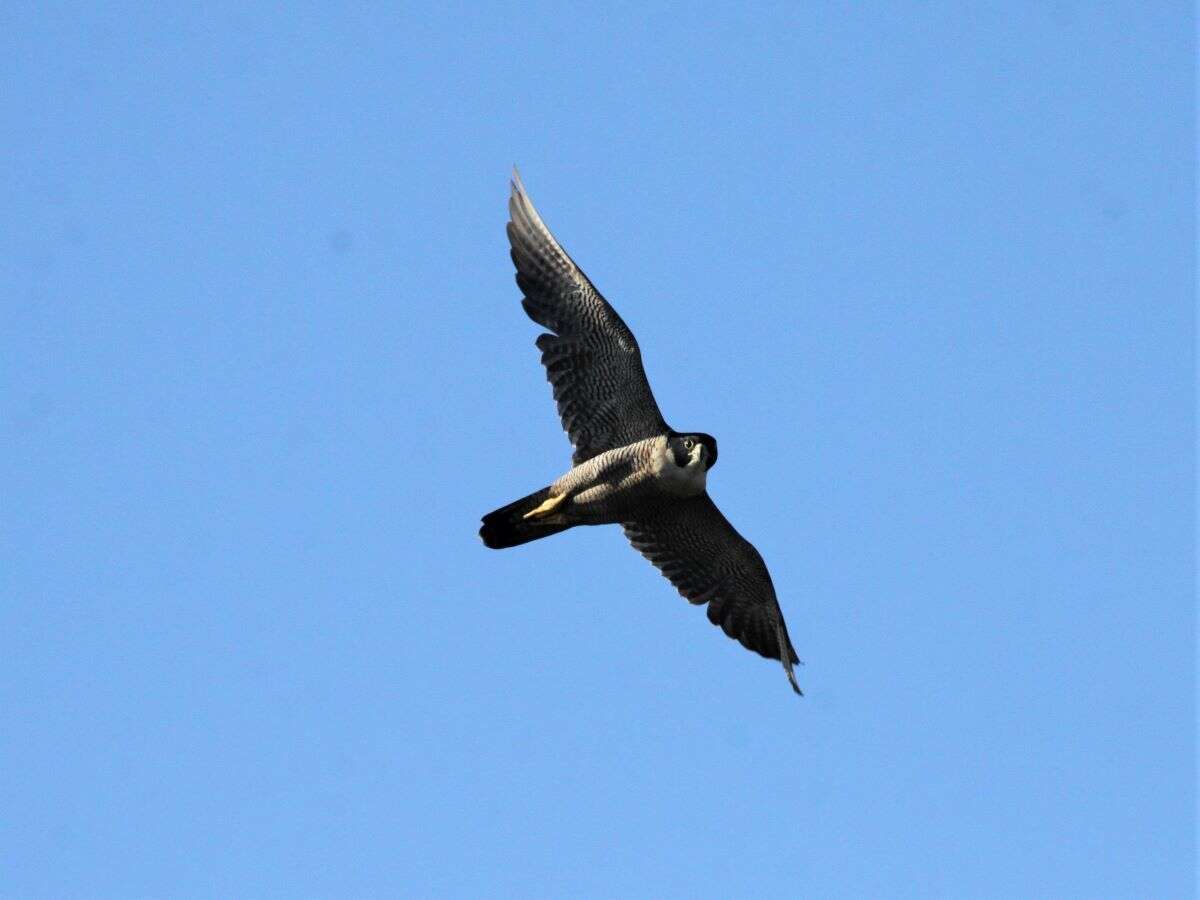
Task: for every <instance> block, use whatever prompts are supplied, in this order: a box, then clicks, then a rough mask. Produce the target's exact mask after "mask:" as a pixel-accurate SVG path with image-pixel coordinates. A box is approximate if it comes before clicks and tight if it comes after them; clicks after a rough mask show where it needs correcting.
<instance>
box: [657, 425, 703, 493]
mask: <svg viewBox="0 0 1200 900" xmlns="http://www.w3.org/2000/svg"><path fill="white" fill-rule="evenodd" d="M654 478H655V481H657V482H658V484H659V486H660V487H661V488H662V490H664V491H665V492H666V493H668V494H674V495H675V496H677V497H694V496H695V495H696V494H699V493H701V492H702V491H703V490H704V486H705V483H706V482H707V479H708V471H707V470H706V469H705V468H704V453H703V447H702V446H701V445H700V444H697V445H696V446H694V447H693V448H692V450H691V453H690V454H689V456H688V461H687V465H685V466H678V465H676V464H675V454H673V453H672V452H671V447H670V445H669V444H668V443H667V441H666V440H665V439H664V440H663V443H662V446H661V447H660V448H659V451H658V453H657V454H656V456H655V458H654Z"/></svg>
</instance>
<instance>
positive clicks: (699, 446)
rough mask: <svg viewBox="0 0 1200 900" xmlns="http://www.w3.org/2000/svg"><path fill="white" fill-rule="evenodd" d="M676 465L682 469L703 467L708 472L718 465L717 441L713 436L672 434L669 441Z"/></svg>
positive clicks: (699, 433) (700, 433) (701, 433)
mask: <svg viewBox="0 0 1200 900" xmlns="http://www.w3.org/2000/svg"><path fill="white" fill-rule="evenodd" d="M668 444H669V446H670V448H671V455H672V456H673V457H674V460H675V465H677V466H679V467H680V468H681V469H688V468H692V467H694V466H703V470H704V471H705V472H707V471H708V470H709V469H711V468H712V467H713V466H715V465H716V464H717V439H716V438H715V437H713V436H712V435H711V434H704V433H703V432H699V431H698V432H696V433H694V434H680V433H679V432H672V433H671V436H670V438H669V439H668Z"/></svg>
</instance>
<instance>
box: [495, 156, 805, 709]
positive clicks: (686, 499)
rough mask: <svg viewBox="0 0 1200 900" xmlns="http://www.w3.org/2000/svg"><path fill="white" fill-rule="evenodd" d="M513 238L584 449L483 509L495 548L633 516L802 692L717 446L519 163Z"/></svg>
mask: <svg viewBox="0 0 1200 900" xmlns="http://www.w3.org/2000/svg"><path fill="white" fill-rule="evenodd" d="M508 212H509V218H510V221H509V223H508V241H509V243H510V244H511V245H512V260H513V263H514V264H515V265H516V267H517V286H518V287H519V288H520V289H521V292H522V293H523V294H524V295H525V296H524V299H523V300H522V301H521V305H522V306H523V307H524V308H525V312H526V313H527V314H528V315H529V317H530V318H531V319H533V321H534V322H536V323H538V324H539V325H541V326H543V327H544V328H547V329H548V330H549V332H548V333H545V334H542V335H539V336H538V339H537V348H538V350H540V351H541V353H542V364H543V365H544V366H545V367H546V377H547V379H548V380H549V382H550V384H551V386H552V387H553V389H554V399H555V401H557V403H558V414H559V417H560V418H561V419H562V425H563V429H564V430H565V431H566V432H567V436H568V437H569V438H570V440H571V445H572V446H573V447H574V450H575V452H574V455H573V457H572V460H571V461H572V468H571V470H570V471H569V472H567V473H566V474H565V475H563V476H562V477H561V478H559V479H558V480H557V481H555V482H554V483H553V484H551V485H549V486H548V487H544V488H542V489H541V490H537V491H534V492H533V493H532V494H530V495H529V496H527V497H523V498H521V499H520V500H517V501H515V502H513V503H510V504H508V505H507V506H502V507H501V508H500V509H497V510H495V511H494V512H490V513H488V514H487V515H486V516H484V517H483V527H482V528H480V530H479V536H480V537H481V538H483V543H484V544H486V545H487V546H488V547H491V548H493V549H497V550H499V549H502V548H505V547H516V546H518V545H520V544H526V543H528V542H530V541H536V540H539V539H540V538H544V537H549V536H550V535H552V534H557V533H558V532H560V531H565V530H566V529H568V528H573V527H574V526H576V525H614V524H615V525H620V526H621V528H623V529H624V531H625V536H626V537H627V538H629V541H630V543H631V544H633V546H634V549H636V550H637V551H639V552H640V553H641V554H642V555H643V556H645V557H646V559H648V560H650V562H651V563H653V564H654V565H655V566H657V567H658V569H659V570H660V571H661V572H662V573H663V575H665V576H666V577H667V578H668V579H669V580H670V582H671V583H672V584H673V585H674V586H675V587H676V588H677V589H678V590H679V593H680V594H682V595H683V596H684V597H685V598H686V599H687V600H688V601H690V602H691V603H694V604H697V605H703V604H707V605H708V618H709V621H711V622H712V623H713V624H714V625H719V626H721V628H722V629H723V630H724V632H725V633H726V634H727V635H729V637H731V638H734V639H736V640H738V641H740V642H741V644H742V646H744V647H745V648H746V649H748V650H753V651H754V652H755V653H758V654H760V655H762V656H765V657H767V658H768V659H778V660H780V661H781V662H782V663H783V668H784V671H785V672H787V677H788V681H789V683H790V684H791V686H792V690H794V691H795V692H796V693H797V694H799V693H800V687H799V686H798V685H797V684H796V676H795V674H794V673H793V671H792V666H793V665H795V664H797V663H799V662H800V660H799V659H798V658H797V657H796V651H795V649H794V648H793V647H792V642H791V640H790V639H789V638H788V633H787V627H786V626H785V625H784V622H783V613H782V611H781V610H780V609H779V602H778V600H776V598H775V588H774V586H773V585H772V584H771V576H770V574H769V573H768V572H767V567H766V564H765V563H764V562H763V559H762V556H760V555H759V553H758V551H757V550H755V549H754V545H753V544H751V543H750V542H749V541H747V540H746V539H745V538H744V537H742V536H741V535H740V534H738V533H737V531H736V530H734V527H733V526H732V525H730V524H729V520H727V519H726V518H725V517H724V516H723V515H721V511H720V510H719V509H717V506H716V504H715V503H713V501H712V499H711V498H710V497H709V496H708V493H707V491H706V489H705V485H706V481H707V477H708V471H709V469H711V468H712V467H713V466H714V465H715V464H716V462H717V442H716V440H715V439H714V438H713V437H712V436H711V435H708V434H704V433H703V432H678V431H675V430H674V429H672V428H671V427H670V426H669V425H667V423H666V422H665V421H664V420H663V417H662V413H661V412H659V409H658V404H657V403H656V402H655V400H654V394H653V393H651V391H650V383H649V382H648V381H647V380H646V372H645V370H644V369H643V368H642V355H641V350H640V349H639V348H638V343H637V340H636V339H635V338H634V336H633V332H631V331H630V330H629V328H628V327H627V326H626V325H625V323H624V322H623V321H621V317H620V316H619V315H617V312H616V310H614V309H613V308H612V307H611V306H609V304H608V301H606V300H605V299H604V297H602V296H601V295H600V292H599V291H597V290H596V288H595V287H593V286H592V283H591V281H589V280H588V277H587V276H586V275H585V274H583V270H582V269H580V268H579V266H577V265H575V262H574V261H573V260H572V259H571V257H570V256H568V255H567V252H566V251H565V250H564V249H563V248H562V246H561V245H560V244H559V243H558V241H557V240H555V238H554V235H552V234H551V233H550V229H548V228H547V227H546V225H545V223H544V222H543V221H542V217H541V216H539V215H538V212H537V210H536V209H534V207H533V203H532V201H530V199H529V195H528V194H527V193H526V192H525V186H524V185H523V184H522V183H521V177H520V175H519V174H518V173H517V171H516V169H514V170H513V179H512V194H511V196H510V198H509V201H508Z"/></svg>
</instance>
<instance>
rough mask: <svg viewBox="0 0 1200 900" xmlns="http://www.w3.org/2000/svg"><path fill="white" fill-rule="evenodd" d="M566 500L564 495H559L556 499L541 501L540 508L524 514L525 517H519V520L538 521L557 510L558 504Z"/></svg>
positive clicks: (549, 498) (550, 498)
mask: <svg viewBox="0 0 1200 900" xmlns="http://www.w3.org/2000/svg"><path fill="white" fill-rule="evenodd" d="M566 499H567V495H566V494H559V495H558V496H557V497H548V498H546V499H545V500H543V501H542V505H541V506H539V507H538V508H537V509H531V510H530V511H529V512H527V513H525V515H523V516H521V518H522V519H540V518H541V517H542V516H548V515H550V513H552V512H554V510H556V509H558V507H559V504H561V503H562V502H563V501H564V500H566Z"/></svg>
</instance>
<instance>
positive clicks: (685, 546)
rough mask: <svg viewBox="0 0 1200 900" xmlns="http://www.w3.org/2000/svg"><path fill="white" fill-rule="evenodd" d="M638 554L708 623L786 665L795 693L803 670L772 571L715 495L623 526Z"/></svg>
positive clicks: (662, 504)
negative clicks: (701, 609) (700, 608)
mask: <svg viewBox="0 0 1200 900" xmlns="http://www.w3.org/2000/svg"><path fill="white" fill-rule="evenodd" d="M621 527H623V528H624V529H625V536H626V537H627V538H629V541H630V543H631V544H633V547H634V549H635V550H637V551H638V552H640V553H641V554H642V556H644V557H646V559H648V560H650V562H652V563H654V565H655V566H657V567H658V568H659V570H660V571H661V572H662V573H663V574H664V575H665V576H667V578H668V579H670V581H671V583H672V584H673V585H675V587H676V588H678V590H679V593H680V594H682V595H683V596H684V597H686V598H687V599H688V600H689V601H690V602H692V603H696V604H702V603H707V604H708V619H709V621H710V622H712V623H713V624H714V625H720V626H721V628H722V629H724V631H725V633H726V634H727V635H729V636H730V637H731V638H734V639H736V640H738V641H741V643H742V646H743V647H745V648H746V649H748V650H753V651H754V652H755V653H759V654H761V655H762V656H765V657H767V658H768V659H778V660H780V661H781V662H782V663H783V668H784V669H785V670H786V671H787V677H788V681H790V682H791V684H792V690H794V691H795V692H796V693H797V694H799V693H800V687H799V686H798V685H797V684H796V676H795V675H794V674H793V672H792V666H793V665H794V664H796V663H799V662H800V660H799V659H798V658H797V656H796V650H795V648H793V647H792V642H791V639H790V638H788V633H787V626H786V625H785V624H784V622H783V612H782V611H781V610H780V609H779V602H778V601H777V600H776V599H775V587H774V585H772V584H771V575H770V573H768V572H767V566H766V563H764V562H763V558H762V557H761V556H760V555H759V553H758V551H757V550H755V549H754V545H753V544H751V543H750V542H749V541H747V540H746V539H745V538H744V537H742V536H741V535H740V534H738V533H737V531H736V530H735V529H734V527H733V526H732V525H730V524H729V520H728V519H726V518H725V517H724V516H723V515H721V511H720V510H719V509H717V505H716V504H715V503H713V502H712V499H711V498H710V497H709V496H708V494H707V493H704V494H700V495H699V496H696V497H689V498H688V499H686V500H661V501H659V502H657V503H655V504H652V505H650V506H647V507H644V508H643V509H642V510H640V511H639V513H638V516H637V518H636V519H632V520H630V521H628V522H622V523H621Z"/></svg>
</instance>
